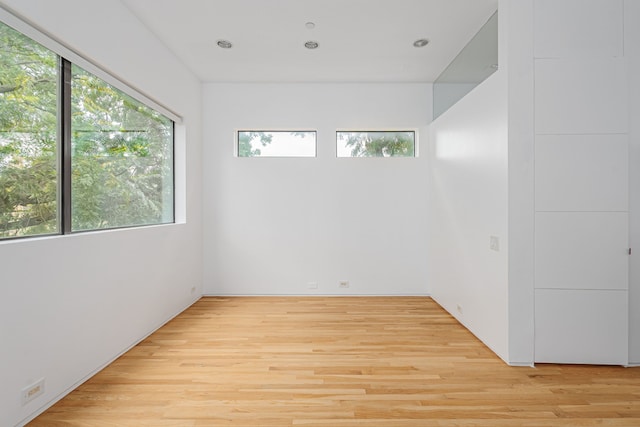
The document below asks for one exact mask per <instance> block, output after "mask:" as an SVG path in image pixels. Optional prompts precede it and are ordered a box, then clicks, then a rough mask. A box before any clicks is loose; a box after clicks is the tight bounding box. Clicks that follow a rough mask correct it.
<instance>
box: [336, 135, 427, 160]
mask: <svg viewBox="0 0 640 427" xmlns="http://www.w3.org/2000/svg"><path fill="white" fill-rule="evenodd" d="M340 137H341V138H342V141H343V143H344V144H345V147H348V148H350V149H351V156H352V157H413V156H414V150H415V141H414V134H413V132H343V133H341V134H340Z"/></svg>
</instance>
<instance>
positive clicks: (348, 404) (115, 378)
mask: <svg viewBox="0 0 640 427" xmlns="http://www.w3.org/2000/svg"><path fill="white" fill-rule="evenodd" d="M29 425H30V426H47V427H52V426H96V427H101V426H180V427H183V426H184V427H189V426H252V427H253V426H257V427H260V426H316V427H340V426H366V427H371V426H380V427H382V426H384V427H396V426H397V427H418V426H420V427H424V426H448V427H450V426H465V427H468V426H486V427H502V426H553V427H558V426H572V427H574V426H634V427H637V426H640V368H637V369H632V368H629V369H625V368H621V367H593V366H566V365H565V366H557V365H542V366H537V367H536V368H527V367H509V366H507V365H505V364H504V363H503V362H502V361H501V360H499V359H498V358H497V357H496V356H495V355H494V354H493V353H492V352H491V351H490V350H488V349H487V348H486V347H485V346H484V345H483V344H482V343H480V342H479V341H478V340H477V339H476V338H475V337H474V336H473V335H472V334H471V333H470V332H468V331H467V330H466V329H465V328H463V327H462V326H460V325H459V324H458V323H457V322H456V321H455V320H454V319H453V318H452V317H451V316H450V315H449V314H447V313H446V312H445V311H444V310H442V308H440V307H439V306H438V305H437V304H436V303H435V302H433V301H432V300H431V299H429V298H404V297H401V298H396V297H394V298H387V297H376V298H369V297H357V298H342V297H340V298H338V297H334V298H324V297H309V298H298V297H282V298H281V297H246V298H245V297H241V298H238V297H235V298H202V299H201V300H200V301H198V302H197V303H196V304H195V305H193V306H192V307H191V308H189V309H188V310H187V311H185V312H184V313H182V314H181V315H180V316H178V317H176V318H175V319H174V320H172V321H171V322H169V323H168V324H167V325H166V326H164V327H163V328H161V329H160V330H159V331H157V332H156V333H154V334H153V335H152V336H150V337H149V338H148V339H146V340H145V341H143V342H142V343H141V344H139V345H138V346H136V347H135V348H133V349H132V350H131V351H129V352H128V353H126V354H125V355H123V356H122V357H120V358H119V359H118V360H116V361H115V362H114V363H113V364H111V365H110V366H108V367H107V368H106V369H104V370H103V371H102V372H100V373H99V374H97V375H96V376H94V377H93V378H91V379H90V380H89V381H87V382H86V383H85V384H83V385H82V386H80V387H79V388H78V389H77V390H75V391H74V392H72V393H71V394H69V395H68V396H67V397H66V398H64V399H63V400H61V401H60V402H58V403H57V404H56V405H55V406H53V407H52V408H50V409H49V410H48V411H47V412H45V413H44V414H42V415H41V416H40V417H38V418H37V419H35V420H34V421H32V422H31V423H30V424H29Z"/></svg>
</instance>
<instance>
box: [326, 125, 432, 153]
mask: <svg viewBox="0 0 640 427" xmlns="http://www.w3.org/2000/svg"><path fill="white" fill-rule="evenodd" d="M341 133H412V134H413V155H412V156H341V155H340V154H339V152H338V143H339V142H338V141H339V138H338V136H339V134H341ZM418 134H419V133H418V129H417V128H408V127H398V128H384V129H366V130H363V129H338V130H336V139H335V146H334V148H335V156H336V158H337V159H392V158H393V159H415V158H418V157H419V143H418Z"/></svg>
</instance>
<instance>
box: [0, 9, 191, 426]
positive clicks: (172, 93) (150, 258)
mask: <svg viewBox="0 0 640 427" xmlns="http://www.w3.org/2000/svg"><path fill="white" fill-rule="evenodd" d="M3 3H4V4H5V5H8V6H9V7H11V8H13V9H14V10H16V11H17V12H19V13H20V14H22V15H24V16H26V17H27V18H28V19H29V20H31V21H33V22H34V23H35V24H37V25H38V26H40V27H41V28H43V29H44V30H46V31H47V32H49V33H51V34H55V35H56V37H57V38H59V39H60V40H61V41H63V42H64V43H66V44H68V45H69V46H71V47H73V48H74V49H75V50H77V51H79V52H81V53H83V54H84V55H85V56H87V57H89V58H90V59H92V60H94V61H95V62H97V63H99V64H101V65H102V66H104V67H105V68H106V69H108V70H111V71H112V72H113V73H114V74H116V75H117V76H119V77H120V78H122V79H123V80H125V81H127V82H128V83H130V84H131V85H132V86H134V87H136V88H138V89H140V90H141V91H143V92H145V93H148V94H153V96H154V98H156V99H157V100H158V101H159V102H161V103H163V104H165V105H167V106H168V107H169V108H171V109H173V110H174V111H176V112H178V113H179V114H181V115H182V116H183V117H184V126H182V127H180V128H179V129H178V134H179V137H178V141H177V147H176V157H177V158H176V181H177V184H176V185H177V189H176V192H177V199H178V216H179V218H180V219H181V222H182V223H180V224H175V225H165V226H157V227H147V228H139V229H130V230H117V231H106V232H95V233H85V234H77V235H73V236H65V237H49V238H37V239H26V240H20V241H9V242H2V243H0V271H2V273H1V275H0V343H1V346H2V350H1V351H0V374H1V375H0V378H1V381H0V420H1V422H0V423H1V424H2V425H7V426H11V425H16V424H21V423H22V422H24V421H26V420H28V419H30V418H32V417H33V416H35V415H36V414H37V413H39V412H40V411H41V410H43V409H44V408H46V407H47V406H48V405H49V404H51V403H52V402H54V401H55V400H57V399H59V398H60V397H62V395H64V394H65V393H67V392H68V391H70V390H71V389H72V388H73V387H75V386H76V385H77V384H78V383H79V382H82V381H83V380H85V379H87V378H88V377H89V376H90V375H92V374H93V373H95V372H96V371H97V370H98V369H100V368H101V367H103V366H104V365H105V364H107V363H109V362H110V361H111V360H113V359H114V358H115V357H116V356H118V355H119V354H120V353H122V352H123V351H124V350H126V349H127V348H129V347H130V346H132V345H133V344H135V343H136V342H138V341H139V340H140V339H142V338H143V337H145V336H146V335H147V334H149V333H150V332H152V331H153V330H154V329H156V328H157V327H159V326H160V325H162V324H163V323H164V322H166V321H167V320H168V319H170V318H171V317H172V316H174V315H175V314H177V313H179V312H180V311H182V310H183V309H184V308H186V307H187V306H188V305H189V304H191V303H192V302H193V301H194V299H195V298H197V297H198V296H199V295H200V294H201V271H202V270H201V268H202V260H201V227H200V225H201V208H200V190H201V180H202V178H201V163H200V159H201V155H200V150H201V136H200V135H201V110H200V105H201V87H200V84H199V82H198V81H197V80H196V79H195V78H194V77H193V76H192V75H191V74H190V73H189V72H188V71H186V69H185V68H184V67H182V66H181V65H179V64H178V62H177V61H176V59H175V58H174V57H173V55H171V54H170V53H168V51H167V50H166V49H165V48H164V46H162V45H161V44H160V43H159V42H158V41H157V40H156V39H155V38H154V37H153V36H152V35H151V34H150V33H149V32H148V31H147V30H146V29H145V28H144V27H143V26H142V25H141V24H140V23H139V22H138V21H137V20H136V19H135V18H134V17H133V16H132V15H131V14H130V13H129V11H128V10H127V9H126V8H124V6H123V5H122V4H121V3H120V2H117V1H114V2H85V1H82V0H59V1H55V2H51V1H47V0H6V1H3ZM186 184H188V185H186ZM192 287H195V290H193V291H192ZM40 378H45V392H44V394H43V395H42V396H40V397H38V398H36V399H35V400H33V401H32V402H30V403H28V404H27V405H25V406H22V405H21V400H20V398H21V389H22V388H23V387H25V386H28V385H30V384H31V383H32V382H33V381H36V380H39V379H40Z"/></svg>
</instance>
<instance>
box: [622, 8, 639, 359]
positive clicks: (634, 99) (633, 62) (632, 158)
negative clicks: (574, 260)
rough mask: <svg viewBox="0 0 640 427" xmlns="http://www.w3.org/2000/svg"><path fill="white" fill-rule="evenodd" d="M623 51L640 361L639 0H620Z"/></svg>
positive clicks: (634, 319) (634, 354)
mask: <svg viewBox="0 0 640 427" xmlns="http://www.w3.org/2000/svg"><path fill="white" fill-rule="evenodd" d="M624 13H625V20H624V29H625V44H624V50H625V52H624V55H625V58H627V60H628V61H629V62H628V67H629V69H628V71H627V78H628V79H629V165H630V168H629V177H630V180H629V210H630V224H629V226H630V231H631V234H630V246H631V247H632V248H633V253H632V255H631V257H630V277H629V363H631V364H634V365H640V26H638V25H637V22H639V21H640V2H638V1H636V0H625V2H624Z"/></svg>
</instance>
